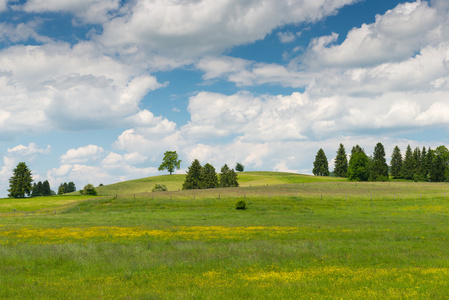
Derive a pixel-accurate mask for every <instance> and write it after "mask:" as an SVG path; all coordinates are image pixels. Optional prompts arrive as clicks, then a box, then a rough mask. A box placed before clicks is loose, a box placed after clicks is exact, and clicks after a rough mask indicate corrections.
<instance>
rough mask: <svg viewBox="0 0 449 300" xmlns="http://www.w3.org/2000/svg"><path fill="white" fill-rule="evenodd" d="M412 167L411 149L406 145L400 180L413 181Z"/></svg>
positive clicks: (413, 164) (413, 165)
mask: <svg viewBox="0 0 449 300" xmlns="http://www.w3.org/2000/svg"><path fill="white" fill-rule="evenodd" d="M414 167H415V162H414V157H413V152H412V148H411V147H410V145H408V146H407V150H406V151H405V157H404V161H403V163H402V178H404V179H413V173H414Z"/></svg>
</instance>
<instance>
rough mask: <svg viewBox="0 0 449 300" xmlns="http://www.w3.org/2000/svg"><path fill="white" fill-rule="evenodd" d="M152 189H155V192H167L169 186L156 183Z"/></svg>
mask: <svg viewBox="0 0 449 300" xmlns="http://www.w3.org/2000/svg"><path fill="white" fill-rule="evenodd" d="M151 191H153V192H165V191H167V187H166V186H165V184H159V183H156V185H155V186H154V188H153V189H152V190H151Z"/></svg>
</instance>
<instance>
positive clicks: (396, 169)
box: [390, 146, 402, 179]
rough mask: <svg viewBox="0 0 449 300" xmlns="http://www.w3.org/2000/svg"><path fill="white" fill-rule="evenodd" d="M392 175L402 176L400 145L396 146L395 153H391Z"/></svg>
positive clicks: (394, 176)
mask: <svg viewBox="0 0 449 300" xmlns="http://www.w3.org/2000/svg"><path fill="white" fill-rule="evenodd" d="M390 164H391V176H392V177H393V178H395V179H398V178H401V176H402V154H401V150H400V149H399V147H398V146H395V147H394V150H393V154H392V155H391V161H390Z"/></svg>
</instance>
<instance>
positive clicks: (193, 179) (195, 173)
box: [182, 159, 202, 190]
mask: <svg viewBox="0 0 449 300" xmlns="http://www.w3.org/2000/svg"><path fill="white" fill-rule="evenodd" d="M201 169H202V167H201V164H200V162H199V161H198V159H195V160H194V161H193V162H192V164H191V165H190V167H189V169H188V171H187V176H186V179H185V181H184V183H183V184H182V189H183V190H191V189H200V188H201Z"/></svg>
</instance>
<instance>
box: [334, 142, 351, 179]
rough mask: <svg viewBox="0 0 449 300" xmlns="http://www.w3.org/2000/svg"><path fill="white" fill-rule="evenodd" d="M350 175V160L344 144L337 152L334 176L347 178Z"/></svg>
mask: <svg viewBox="0 0 449 300" xmlns="http://www.w3.org/2000/svg"><path fill="white" fill-rule="evenodd" d="M347 174H348V158H347V157H346V150H345V146H343V144H340V147H339V148H338V150H337V156H336V157H335V165H334V175H335V176H337V177H347Z"/></svg>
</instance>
